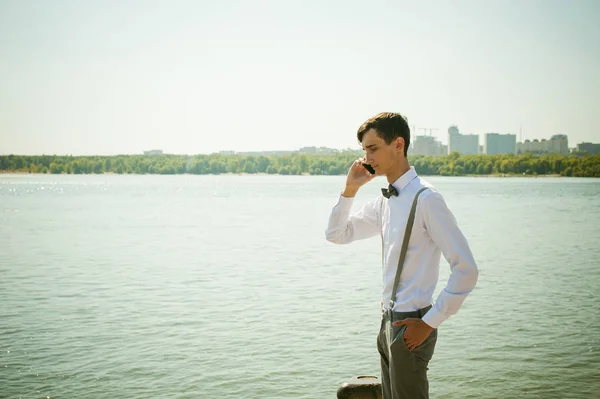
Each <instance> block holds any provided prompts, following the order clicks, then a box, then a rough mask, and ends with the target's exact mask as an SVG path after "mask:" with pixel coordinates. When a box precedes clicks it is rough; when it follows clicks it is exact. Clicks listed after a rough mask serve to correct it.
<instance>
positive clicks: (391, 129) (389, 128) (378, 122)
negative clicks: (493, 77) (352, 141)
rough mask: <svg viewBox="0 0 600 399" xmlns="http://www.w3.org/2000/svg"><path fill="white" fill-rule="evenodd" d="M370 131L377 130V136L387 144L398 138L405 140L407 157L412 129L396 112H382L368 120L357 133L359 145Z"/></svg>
mask: <svg viewBox="0 0 600 399" xmlns="http://www.w3.org/2000/svg"><path fill="white" fill-rule="evenodd" d="M370 129H375V131H376V132H377V136H379V137H380V138H382V139H383V140H384V141H385V143H386V144H390V143H391V142H392V141H394V139H396V138H397V137H402V138H403V139H404V156H406V154H407V153H408V146H409V145H410V128H409V127H408V122H407V121H406V118H405V117H404V116H402V115H400V114H397V113H395V112H382V113H380V114H377V115H375V116H374V117H372V118H369V119H367V121H366V122H365V123H363V124H362V125H361V126H360V127H359V128H358V132H357V133H356V137H357V138H358V142H359V143H362V139H363V136H364V135H365V133H366V132H368V131H369V130H370Z"/></svg>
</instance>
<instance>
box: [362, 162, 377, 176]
mask: <svg viewBox="0 0 600 399" xmlns="http://www.w3.org/2000/svg"><path fill="white" fill-rule="evenodd" d="M362 166H364V167H365V169H366V170H368V171H369V173H370V174H372V175H374V174H375V169H373V167H372V166H371V165H369V164H368V163H363V164H362Z"/></svg>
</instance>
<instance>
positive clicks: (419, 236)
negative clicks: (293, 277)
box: [326, 112, 478, 399]
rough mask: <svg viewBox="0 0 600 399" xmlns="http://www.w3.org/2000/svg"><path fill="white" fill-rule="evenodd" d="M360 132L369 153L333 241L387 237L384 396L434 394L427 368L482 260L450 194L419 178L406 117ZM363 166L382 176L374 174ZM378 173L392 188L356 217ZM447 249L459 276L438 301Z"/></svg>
mask: <svg viewBox="0 0 600 399" xmlns="http://www.w3.org/2000/svg"><path fill="white" fill-rule="evenodd" d="M357 137H358V141H359V142H360V143H361V144H362V147H363V149H364V150H365V156H364V157H363V158H361V159H358V160H356V161H355V162H354V163H353V164H352V166H351V167H350V170H349V171H348V176H347V178H346V187H345V188H344V190H343V191H342V193H341V196H340V198H339V201H338V203H337V205H336V206H335V207H334V208H333V210H332V212H331V216H330V218H329V225H328V227H327V231H326V237H327V240H328V241H331V242H333V243H336V244H347V243H349V242H352V241H355V240H362V239H365V238H369V237H373V236H376V235H381V239H382V240H383V246H382V247H383V291H382V308H383V309H382V310H383V316H382V322H381V329H380V331H379V334H378V336H377V349H378V351H379V353H380V356H381V381H382V389H383V398H384V399H419V398H429V383H428V380H427V365H428V363H429V360H430V359H431V357H432V356H433V351H434V348H435V343H436V340H437V328H438V327H439V326H440V324H441V323H442V322H443V321H444V320H446V319H447V318H448V317H450V316H452V315H453V314H455V313H456V312H457V311H458V309H459V308H460V306H461V305H462V303H463V301H464V300H465V298H466V296H467V295H468V294H469V293H470V292H471V291H472V290H473V288H474V286H475V284H476V282H477V276H478V270H477V265H476V264H475V260H474V259H473V255H472V253H471V250H470V249H469V244H468V243H467V240H466V239H465V237H464V235H463V234H462V233H461V231H460V229H459V228H458V226H457V223H456V219H455V218H454V216H453V215H452V213H451V212H450V210H449V209H448V207H447V206H446V203H445V202H444V199H443V198H442V196H441V195H440V194H439V193H438V192H437V191H436V190H435V188H434V187H433V186H432V185H431V184H429V183H427V182H426V181H425V180H423V179H421V178H420V177H418V176H417V173H416V172H415V169H414V167H411V166H410V165H409V163H408V160H407V152H408V146H409V144H410V129H409V127H408V124H407V122H406V120H405V119H404V117H403V116H402V115H400V114H396V113H389V112H385V113H381V114H378V115H376V116H374V117H372V118H371V119H369V120H367V121H366V122H365V123H364V124H363V125H362V126H361V127H360V128H359V129H358V133H357ZM363 163H366V164H368V165H370V166H371V167H372V168H373V169H374V171H375V173H373V174H371V173H369V172H368V171H367V169H366V168H365V167H364V166H363V165H362V164H363ZM375 176H386V178H387V181H388V183H389V186H388V188H387V189H385V188H384V189H382V195H380V196H378V197H377V198H375V199H373V200H372V201H371V202H369V203H367V204H366V205H364V206H363V207H362V208H361V209H360V210H359V211H358V212H357V213H355V214H353V215H350V208H351V206H352V201H353V197H354V196H355V195H356V193H357V192H358V190H359V188H360V187H361V186H363V185H364V184H365V183H368V182H370V181H371V180H373V179H374V178H375ZM417 195H418V197H417V199H416V213H414V224H413V227H412V232H410V234H409V235H408V236H409V237H410V240H409V241H408V246H407V247H406V249H405V251H404V252H405V257H404V259H403V262H400V260H401V259H400V258H401V253H402V252H403V251H402V246H403V240H404V236H405V235H406V234H405V233H406V226H407V223H408V221H409V214H410V213H411V208H412V207H413V201H414V200H415V197H416V196H417ZM442 253H443V254H444V257H445V258H446V260H447V261H448V263H449V264H450V269H451V275H450V278H449V280H448V284H447V285H446V287H445V289H444V290H443V291H442V292H441V293H440V295H439V296H438V297H437V299H436V301H435V303H433V305H432V301H433V292H434V290H435V287H436V283H437V280H438V275H439V262H440V255H441V254H442ZM400 263H401V264H400ZM399 271H400V274H399V279H398V281H397V282H396V281H395V279H396V275H397V274H398V272H399ZM394 286H396V287H397V288H396V290H395V292H393V291H394V289H393V288H394Z"/></svg>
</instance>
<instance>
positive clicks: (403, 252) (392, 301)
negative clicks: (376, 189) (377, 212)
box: [381, 187, 428, 310]
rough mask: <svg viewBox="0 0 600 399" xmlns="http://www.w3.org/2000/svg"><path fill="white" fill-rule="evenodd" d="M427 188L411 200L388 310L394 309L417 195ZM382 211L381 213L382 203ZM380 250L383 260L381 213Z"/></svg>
mask: <svg viewBox="0 0 600 399" xmlns="http://www.w3.org/2000/svg"><path fill="white" fill-rule="evenodd" d="M427 189H428V187H423V188H421V189H420V190H419V191H418V192H417V194H416V195H415V199H414V200H413V203H412V207H411V208H410V214H409V215H408V221H407V222H406V230H405V232H404V240H403V241H402V249H401V250H400V258H399V259H398V271H397V272H396V278H395V280H394V286H393V288H392V296H391V298H390V303H389V307H390V308H389V310H392V309H393V308H394V302H395V301H396V290H397V289H398V284H399V283H400V274H401V273H402V267H403V266H404V259H405V258H406V252H407V250H408V242H409V241H410V234H411V233H412V228H413V225H414V224H415V214H416V212H417V199H418V198H419V195H420V194H421V193H422V192H423V191H425V190H427ZM382 211H383V201H382ZM381 226H382V233H381V237H382V240H381V249H382V258H383V249H384V246H383V212H382V213H381Z"/></svg>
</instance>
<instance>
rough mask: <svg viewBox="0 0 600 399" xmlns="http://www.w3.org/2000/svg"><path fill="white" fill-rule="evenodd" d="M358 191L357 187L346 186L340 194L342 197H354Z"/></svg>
mask: <svg viewBox="0 0 600 399" xmlns="http://www.w3.org/2000/svg"><path fill="white" fill-rule="evenodd" d="M357 192H358V187H351V186H346V187H345V188H344V191H342V196H344V197H354V196H355V195H356V193H357Z"/></svg>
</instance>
